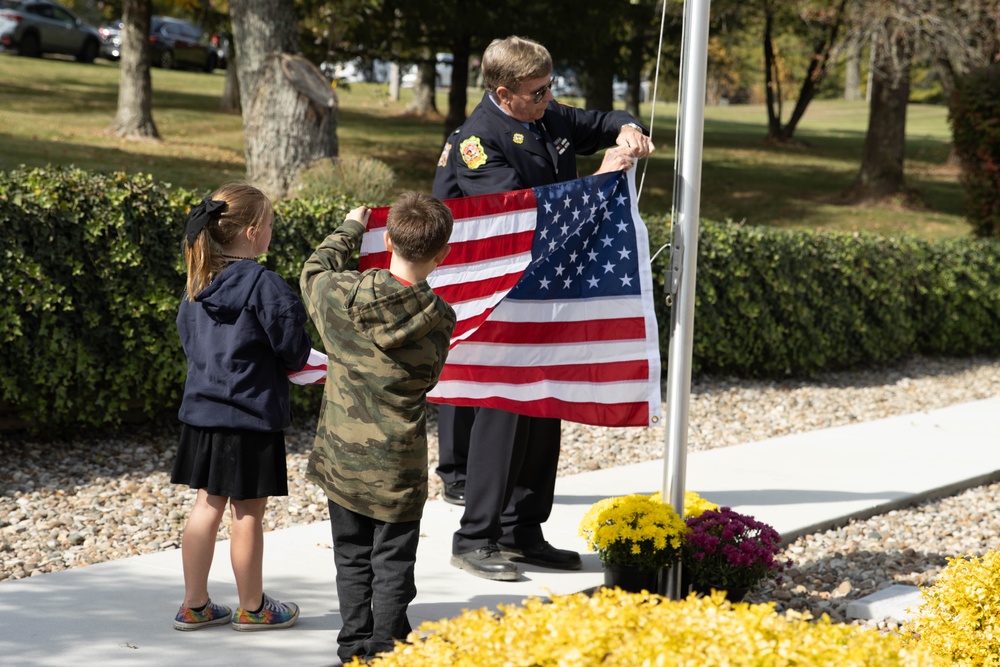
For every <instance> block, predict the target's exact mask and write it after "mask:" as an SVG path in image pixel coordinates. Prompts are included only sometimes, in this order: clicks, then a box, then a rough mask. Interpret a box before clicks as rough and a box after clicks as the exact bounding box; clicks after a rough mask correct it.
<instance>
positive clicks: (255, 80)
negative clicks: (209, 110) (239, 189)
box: [230, 0, 337, 199]
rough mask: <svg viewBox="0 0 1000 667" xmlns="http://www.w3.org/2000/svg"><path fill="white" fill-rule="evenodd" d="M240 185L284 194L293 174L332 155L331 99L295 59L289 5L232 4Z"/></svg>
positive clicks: (236, 0) (326, 87)
mask: <svg viewBox="0 0 1000 667" xmlns="http://www.w3.org/2000/svg"><path fill="white" fill-rule="evenodd" d="M230 9H231V11H230V15H231V16H232V22H233V41H234V42H235V44H236V47H237V48H236V52H237V54H238V57H237V59H236V68H237V74H238V76H239V89H240V91H239V92H240V105H241V107H242V109H243V129H244V137H245V143H246V161H247V180H249V181H250V182H251V183H253V184H254V185H256V186H257V187H259V188H261V189H262V190H264V191H265V192H267V194H268V195H270V196H271V197H272V198H276V199H280V198H283V197H286V196H287V195H288V194H289V192H290V190H291V187H292V185H293V184H294V183H295V182H296V180H297V179H298V175H299V172H300V171H302V169H304V168H305V167H307V166H308V165H309V164H311V163H312V162H314V161H316V160H320V159H324V158H330V157H336V155H337V134H336V133H337V98H336V96H335V95H334V93H333V89H332V88H331V87H330V82H329V81H328V80H327V78H326V77H325V76H323V74H322V73H321V72H320V71H319V69H317V68H316V66H315V65H313V64H312V63H310V62H309V61H307V60H306V59H305V58H303V57H301V56H299V55H292V54H296V53H297V52H298V47H299V44H298V33H297V32H296V15H295V5H294V3H293V2H292V0H233V2H232V3H231V6H230Z"/></svg>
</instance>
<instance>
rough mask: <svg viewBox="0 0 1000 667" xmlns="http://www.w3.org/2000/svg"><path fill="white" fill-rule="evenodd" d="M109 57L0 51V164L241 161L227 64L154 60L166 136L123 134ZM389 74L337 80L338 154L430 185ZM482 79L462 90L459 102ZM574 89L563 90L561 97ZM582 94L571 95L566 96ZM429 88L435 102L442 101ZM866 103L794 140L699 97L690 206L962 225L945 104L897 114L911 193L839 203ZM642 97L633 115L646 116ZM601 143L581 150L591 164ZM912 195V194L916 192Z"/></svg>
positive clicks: (230, 174)
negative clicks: (169, 66) (768, 138)
mask: <svg viewBox="0 0 1000 667" xmlns="http://www.w3.org/2000/svg"><path fill="white" fill-rule="evenodd" d="M118 77H119V69H118V65H117V64H112V63H108V62H106V61H103V60H98V61H97V63H96V64H94V65H81V64H78V63H75V62H69V61H64V60H54V59H27V58H20V57H15V56H10V55H0V169H11V168H14V167H17V166H18V165H20V164H26V165H29V166H44V165H46V164H75V165H77V166H79V167H83V168H86V169H94V170H103V171H112V170H125V171H128V172H136V171H140V172H147V173H151V174H153V175H154V177H156V178H157V179H159V180H161V181H164V182H167V183H170V184H171V185H173V186H182V187H186V188H193V189H199V190H201V189H209V188H211V187H214V186H215V185H217V184H219V183H221V182H224V181H227V180H233V179H239V178H242V177H243V175H244V161H243V134H242V121H241V119H240V118H239V117H238V116H236V115H233V114H225V113H221V112H219V111H218V105H219V99H220V96H221V93H222V89H223V84H224V81H225V72H224V71H222V70H219V71H216V72H215V73H213V74H203V73H200V72H179V71H164V70H160V69H155V68H154V69H153V70H152V81H153V118H154V121H155V122H156V124H157V126H158V128H159V130H160V133H161V135H162V137H163V140H162V141H160V142H126V141H123V140H120V139H117V138H116V137H114V136H113V135H111V134H109V133H108V132H107V128H108V127H109V126H110V125H111V123H112V122H113V120H114V116H115V109H116V106H117V95H118ZM402 96H403V99H402V100H400V101H399V102H393V101H391V100H389V99H388V96H387V87H386V86H385V85H378V84H352V85H351V86H350V87H346V88H340V89H338V97H339V102H340V109H339V115H338V132H337V134H338V139H339V141H340V150H341V155H343V156H367V157H374V158H377V159H379V160H382V161H384V162H386V163H387V164H388V165H389V166H390V167H392V169H393V170H394V171H395V173H396V175H397V181H398V186H399V188H400V189H419V190H429V189H430V185H431V181H432V180H433V175H434V165H435V164H436V162H437V156H438V154H439V153H440V150H441V145H442V143H443V129H442V125H441V120H440V118H431V119H427V118H415V117H412V116H408V115H406V114H405V106H406V103H407V101H408V99H409V91H407V90H404V91H403V93H402ZM479 97H480V93H479V92H478V91H470V94H469V106H468V108H469V110H470V111H471V109H472V107H473V106H474V104H475V102H476V101H478V99H479ZM570 101H573V100H570ZM576 102H577V103H579V102H578V101H576ZM446 104H447V102H446V97H445V95H443V94H441V95H439V96H438V108H439V109H441V110H445V109H446ZM675 110H676V102H675V101H674V100H668V101H664V102H660V103H658V106H657V109H656V116H655V127H654V128H653V138H654V141H655V142H656V144H657V146H658V150H657V152H656V154H655V155H654V156H653V158H652V159H650V160H649V161H648V164H647V163H640V165H639V168H640V170H644V171H645V177H644V181H643V190H642V197H641V200H640V204H639V207H640V210H642V211H643V213H646V214H666V213H669V210H670V199H671V192H672V190H673V169H674V164H673V160H674V154H673V142H674V132H675V130H674V124H675V117H674V114H675ZM867 114H868V110H867V107H866V105H865V104H864V103H859V102H843V101H819V102H814V103H813V104H812V105H811V106H810V107H809V110H808V111H807V113H806V116H805V119H804V120H803V122H802V123H801V125H800V127H799V129H798V131H797V132H796V138H797V139H798V140H799V143H798V144H797V145H795V146H774V145H770V144H768V143H766V142H765V141H764V134H765V125H766V112H765V110H764V108H763V107H762V106H729V107H709V108H707V109H706V122H705V140H704V141H705V150H704V162H703V182H702V201H701V213H702V216H703V217H705V218H710V219H715V220H725V219H732V220H736V221H743V220H745V221H746V223H747V224H761V225H773V226H779V227H785V228H792V229H810V228H811V229H832V230H842V231H854V230H867V231H874V232H879V233H885V234H897V233H912V234H916V235H919V236H923V237H926V238H935V237H945V236H962V235H965V234H967V233H968V229H969V228H968V225H967V224H966V223H965V221H964V219H963V217H962V215H961V202H962V192H961V188H960V187H959V185H958V180H957V179H958V174H957V170H956V169H955V168H954V167H952V166H949V165H948V164H947V156H948V152H949V141H950V131H949V128H948V124H947V119H946V111H945V109H944V108H943V107H939V106H927V105H912V106H911V107H910V110H909V118H908V124H907V136H908V146H907V162H906V174H907V185H908V187H909V189H910V190H911V194H912V195H913V196H911V197H909V198H907V200H906V202H905V203H904V201H903V200H902V199H901V200H900V201H896V202H889V203H886V204H883V205H878V206H849V205H845V204H844V203H843V197H842V193H843V192H844V191H845V190H846V189H847V188H848V187H850V185H851V183H852V182H853V180H854V178H855V176H856V175H857V172H858V169H859V165H860V156H861V148H862V144H863V141H864V134H865V128H866V127H867V122H868V120H867V119H868V115H867ZM648 120H649V111H648V109H644V114H643V121H644V122H646V123H648ZM599 162H600V158H599V156H593V157H590V158H584V159H583V160H581V167H580V168H581V172H582V173H589V172H591V171H593V170H594V169H595V168H596V166H597V165H598V164H599ZM914 201H917V202H920V203H919V205H914V204H913V202H914Z"/></svg>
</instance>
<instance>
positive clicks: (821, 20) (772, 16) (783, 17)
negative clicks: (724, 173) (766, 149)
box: [762, 0, 849, 143]
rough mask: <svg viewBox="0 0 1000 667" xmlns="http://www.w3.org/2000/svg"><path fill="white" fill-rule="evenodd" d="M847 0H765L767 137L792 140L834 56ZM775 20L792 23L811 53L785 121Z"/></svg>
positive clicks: (772, 139) (773, 139)
mask: <svg viewBox="0 0 1000 667" xmlns="http://www.w3.org/2000/svg"><path fill="white" fill-rule="evenodd" d="M848 2H849V0H836V1H835V2H822V1H820V2H797V3H786V2H779V1H777V0H775V1H772V0H765V1H764V2H763V3H762V9H763V11H764V34H763V46H764V75H765V92H766V95H767V138H768V139H769V140H770V141H775V142H779V143H785V142H789V141H791V140H792V136H793V135H794V134H795V129H796V128H797V127H798V124H799V121H801V120H802V117H803V116H804V115H805V112H806V108H807V107H808V106H809V103H810V102H812V100H813V98H815V96H816V93H817V92H819V89H820V86H821V85H822V83H823V79H824V78H825V77H826V75H827V73H828V72H829V70H830V67H831V65H832V64H833V62H834V60H835V55H836V53H835V50H836V49H837V48H838V46H839V44H840V42H839V39H840V37H841V33H842V31H843V28H844V23H845V20H846V18H847V6H848ZM779 23H784V24H785V25H790V26H792V29H793V30H794V31H795V32H797V33H799V34H801V35H802V37H803V39H805V40H811V43H812V44H813V47H812V53H811V54H810V56H809V64H808V65H807V67H806V71H805V74H804V76H803V77H802V79H801V86H800V87H799V94H798V98H797V99H796V102H795V107H794V108H793V109H792V114H791V116H790V117H789V118H788V122H787V123H782V120H781V115H782V102H783V93H782V90H781V79H782V77H781V74H780V71H779V68H780V67H781V63H780V60H779V58H778V54H777V53H776V51H775V30H776V29H777V25H778V24H779Z"/></svg>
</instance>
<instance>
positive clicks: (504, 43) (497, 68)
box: [483, 36, 552, 93]
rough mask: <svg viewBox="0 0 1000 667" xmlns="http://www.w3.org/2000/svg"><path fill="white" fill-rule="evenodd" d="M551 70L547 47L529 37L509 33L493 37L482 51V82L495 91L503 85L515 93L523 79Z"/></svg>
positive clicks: (548, 72)
mask: <svg viewBox="0 0 1000 667" xmlns="http://www.w3.org/2000/svg"><path fill="white" fill-rule="evenodd" d="M551 73H552V56H550V55H549V51H548V49H546V48H545V47H544V46H542V45H541V44H539V43H538V42H535V41H533V40H530V39H525V38H523V37H516V36H510V37H505V38H504V39H494V40H493V41H492V42H490V45H489V46H487V47H486V51H485V52H484V53H483V83H484V84H485V86H486V90H487V91H489V92H491V93H493V92H496V89H497V88H499V87H500V86H504V87H505V88H510V89H511V90H513V91H515V92H519V91H518V87H519V86H520V85H521V82H522V81H526V80H528V79H539V78H541V77H543V76H548V75H549V74H551Z"/></svg>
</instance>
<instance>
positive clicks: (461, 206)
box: [444, 188, 538, 220]
mask: <svg viewBox="0 0 1000 667" xmlns="http://www.w3.org/2000/svg"><path fill="white" fill-rule="evenodd" d="M444 203H445V205H446V206H447V207H448V208H450V209H451V214H452V215H453V216H455V220H461V219H464V218H485V217H488V216H493V215H500V214H507V213H512V212H514V211H533V210H535V208H537V207H538V201H537V200H536V199H535V191H534V190H532V189H531V188H528V189H526V190H514V191H513V192H501V193H498V194H492V195H475V196H472V197H461V198H459V199H445V200H444Z"/></svg>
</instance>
